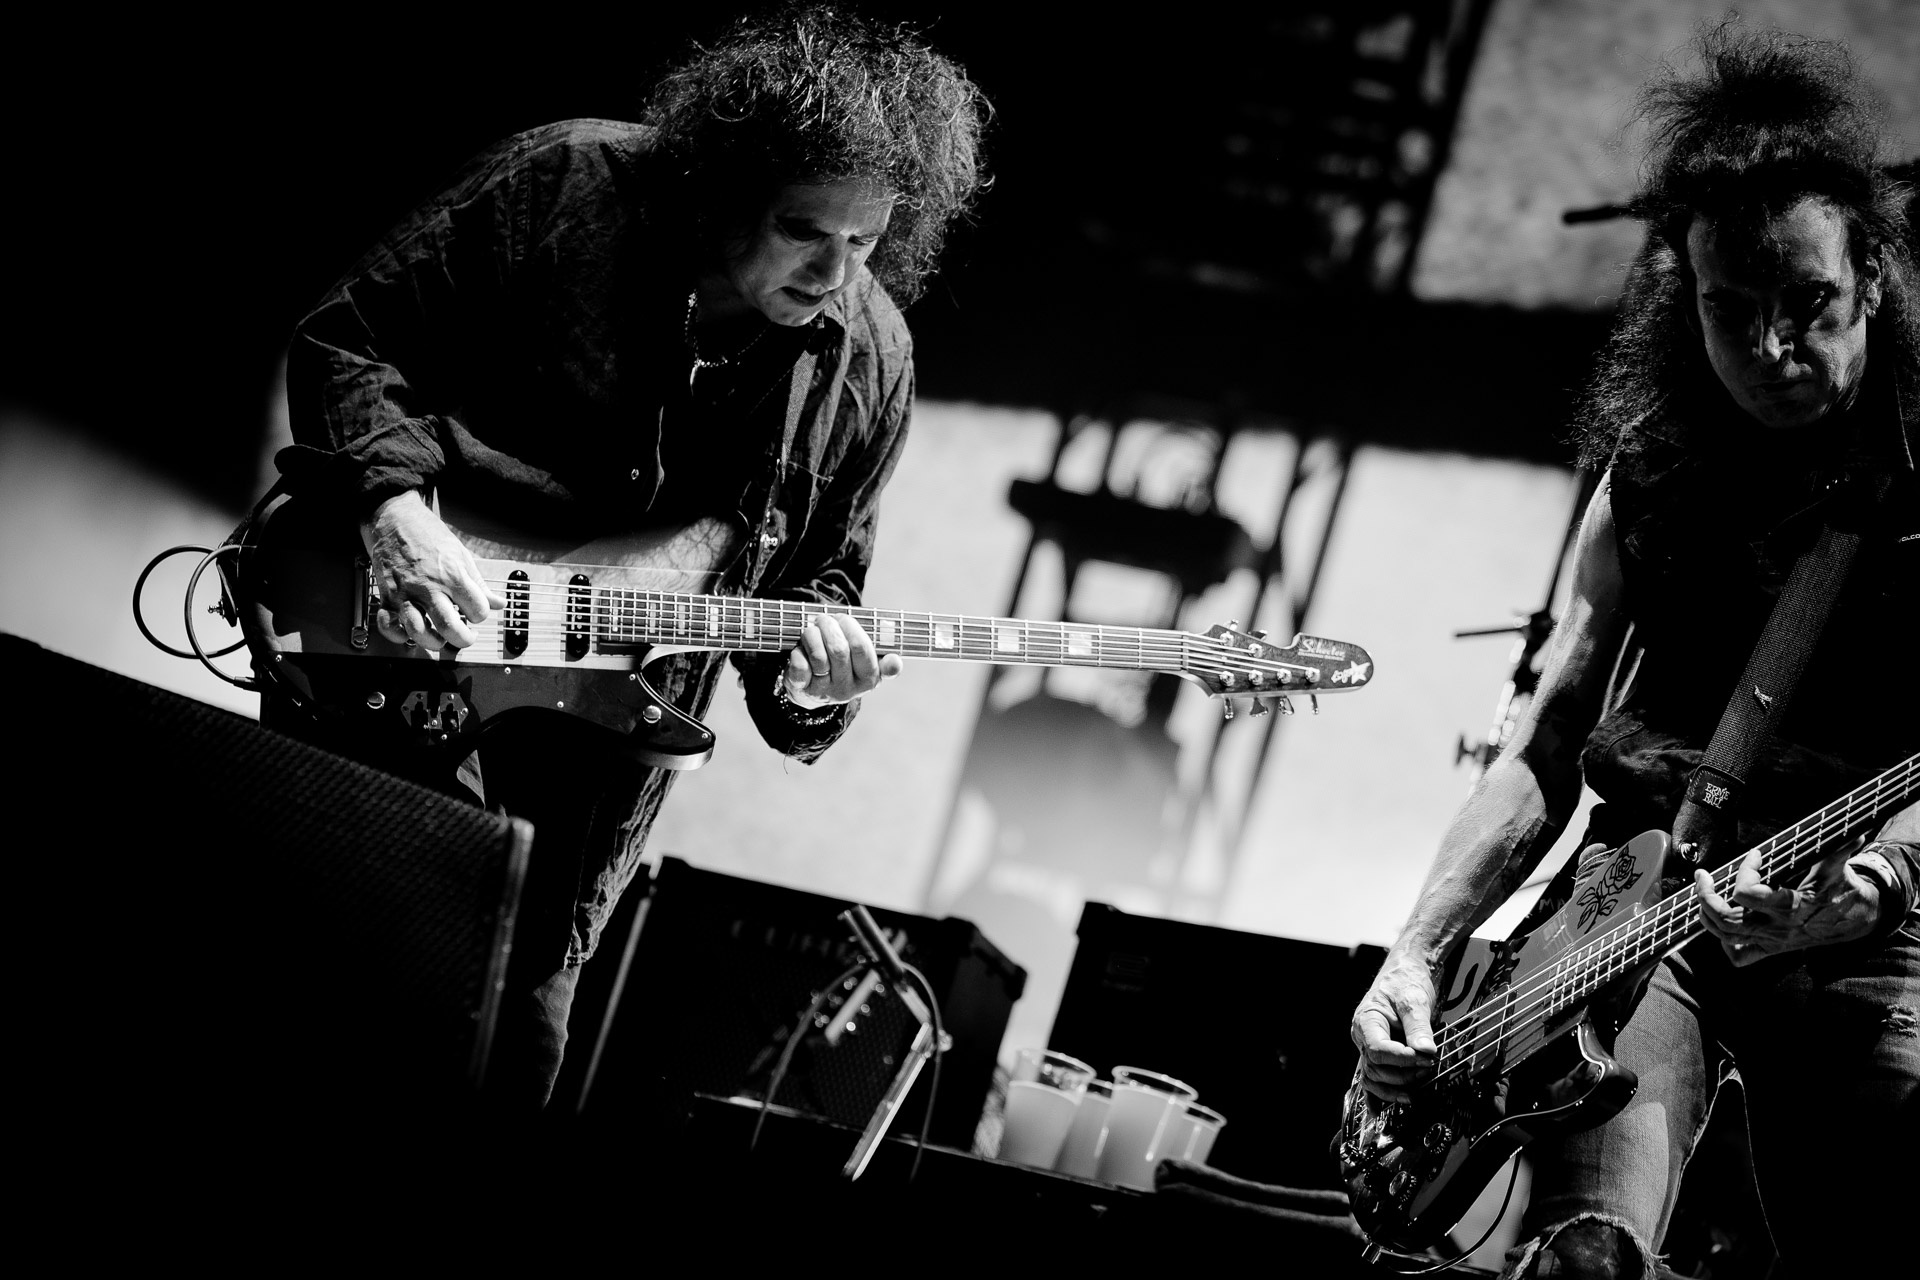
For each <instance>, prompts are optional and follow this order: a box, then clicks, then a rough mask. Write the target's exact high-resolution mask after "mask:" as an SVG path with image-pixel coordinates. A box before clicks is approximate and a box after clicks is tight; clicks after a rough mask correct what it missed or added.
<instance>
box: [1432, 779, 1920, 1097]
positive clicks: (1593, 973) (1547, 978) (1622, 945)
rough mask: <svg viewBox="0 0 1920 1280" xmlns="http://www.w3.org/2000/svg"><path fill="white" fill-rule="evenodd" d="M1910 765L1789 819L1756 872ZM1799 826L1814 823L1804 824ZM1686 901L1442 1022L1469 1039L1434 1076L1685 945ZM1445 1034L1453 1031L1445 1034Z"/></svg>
mask: <svg viewBox="0 0 1920 1280" xmlns="http://www.w3.org/2000/svg"><path fill="white" fill-rule="evenodd" d="M1916 763H1920V756H1916V757H1914V758H1913V760H1910V761H1908V762H1906V765H1897V766H1895V767H1894V768H1893V769H1891V770H1889V771H1888V772H1887V773H1886V774H1883V775H1881V777H1880V778H1879V779H1876V780H1875V781H1874V782H1872V783H1868V784H1866V785H1865V786H1863V787H1862V788H1859V789H1858V792H1857V793H1854V794H1850V795H1849V796H1845V797H1842V798H1841V799H1840V800H1838V801H1835V802H1833V804H1832V805H1830V806H1828V807H1829V808H1838V809H1839V810H1840V812H1838V813H1835V814H1831V815H1829V814H1828V813H1827V811H1826V810H1825V809H1823V810H1821V811H1820V813H1818V814H1814V815H1810V816H1809V817H1808V818H1807V819H1804V820H1803V822H1802V823H1800V824H1796V825H1795V827H1794V828H1790V829H1789V830H1788V831H1783V832H1779V833H1777V834H1776V835H1775V836H1773V837H1771V838H1770V839H1769V840H1768V841H1763V842H1762V843H1761V845H1759V846H1756V847H1757V848H1761V849H1765V847H1766V845H1767V844H1770V843H1774V842H1781V841H1785V840H1786V839H1787V837H1789V836H1791V835H1792V834H1793V833H1794V832H1795V831H1796V830H1799V829H1801V828H1803V827H1805V828H1806V830H1805V834H1804V836H1803V837H1800V838H1797V841H1796V842H1794V843H1789V844H1786V845H1785V846H1784V847H1783V848H1782V849H1778V850H1773V851H1771V852H1768V853H1763V854H1762V865H1761V871H1762V874H1763V875H1769V876H1770V875H1772V874H1774V873H1775V872H1777V871H1779V870H1781V869H1783V868H1784V867H1790V866H1792V865H1793V864H1794V863H1795V862H1797V861H1798V860H1799V858H1800V856H1801V855H1802V854H1804V853H1806V852H1808V851H1809V850H1814V849H1817V848H1819V847H1821V846H1823V845H1825V844H1826V843H1828V842H1829V841H1830V840H1832V839H1833V838H1834V837H1835V835H1836V833H1838V832H1842V831H1844V830H1846V829H1847V828H1848V827H1850V826H1863V825H1865V824H1866V823H1868V822H1871V821H1872V817H1873V811H1875V810H1877V809H1879V808H1880V807H1882V805H1884V804H1885V803H1889V801H1888V800H1887V798H1886V797H1885V796H1884V795H1882V794H1880V793H1881V791H1883V790H1887V789H1895V790H1897V789H1898V788H1899V786H1900V784H1901V783H1902V782H1903V781H1910V780H1909V779H1900V778H1895V777H1894V775H1895V774H1897V773H1900V772H1901V771H1902V770H1903V769H1906V767H1907V765H1913V764H1916ZM1881 783H1885V784H1887V785H1886V786H1885V787H1882V786H1881V785H1880V784H1881ZM1867 791H1872V792H1873V793H1874V794H1873V795H1872V796H1871V797H1868V796H1866V795H1865V794H1864V793H1865V792H1867ZM1897 798H1898V797H1896V799H1897ZM1855 799H1859V800H1863V801H1864V800H1871V801H1872V803H1871V804H1868V805H1867V806H1866V808H1865V810H1864V811H1863V810H1862V808H1861V807H1860V806H1859V805H1856V804H1850V803H1848V802H1849V801H1851V800H1855ZM1815 819H1820V821H1819V822H1817V823H1816V822H1815ZM1806 824H1813V825H1812V826H1811V827H1807V825H1806ZM1776 854H1784V855H1785V856H1784V857H1779V858H1776V857H1775V856H1774V855H1776ZM1737 875H1738V861H1735V862H1733V863H1729V864H1728V866H1727V867H1723V868H1721V872H1720V873H1716V889H1717V890H1718V891H1720V892H1722V893H1723V894H1724V893H1727V892H1731V889H1732V885H1733V883H1734V878H1735V877H1736V876H1737ZM1690 905H1691V902H1690V900H1689V899H1688V898H1686V897H1685V896H1683V895H1680V894H1676V895H1674V896H1673V897H1671V898H1668V899H1665V900H1664V901H1663V902H1662V903H1660V904H1659V905H1658V906H1656V908H1655V909H1654V911H1653V912H1650V913H1649V914H1648V915H1646V916H1644V917H1635V918H1634V919H1632V920H1629V921H1624V922H1622V923H1621V924H1620V925H1617V926H1615V928H1613V929H1610V930H1608V931H1607V932H1606V933H1605V934H1602V935H1600V936H1599V937H1597V938H1593V939H1589V940H1588V942H1586V943H1584V944H1582V946H1581V947H1579V948H1577V949H1576V950H1574V951H1573V952H1570V953H1568V954H1567V955H1566V956H1563V957H1561V958H1560V959H1559V960H1557V961H1555V963H1554V964H1553V965H1552V966H1550V967H1548V968H1547V969H1545V970H1542V971H1541V972H1540V973H1538V974H1536V975H1534V976H1533V978H1532V979H1531V980H1530V981H1531V986H1522V987H1516V988H1514V989H1512V990H1511V991H1510V992H1508V993H1503V997H1502V999H1501V1000H1500V1001H1497V1002H1496V1003H1497V1004H1499V1005H1500V1006H1501V1007H1500V1008H1497V1009H1496V1008H1492V1007H1489V1008H1487V1009H1484V1010H1475V1011H1474V1014H1472V1015H1470V1016H1469V1017H1467V1018H1464V1019H1462V1020H1461V1021H1460V1022H1458V1023H1455V1024H1453V1025H1451V1026H1449V1027H1446V1028H1443V1029H1442V1032H1441V1036H1437V1037H1436V1039H1438V1038H1441V1037H1442V1036H1444V1037H1446V1038H1447V1039H1448V1040H1449V1043H1448V1045H1447V1049H1448V1050H1451V1049H1455V1048H1457V1047H1458V1046H1457V1045H1456V1044H1455V1043H1453V1042H1454V1041H1457V1040H1458V1039H1459V1038H1460V1036H1461V1035H1466V1038H1467V1039H1468V1041H1469V1042H1470V1043H1469V1046H1468V1047H1466V1048H1464V1049H1461V1050H1460V1052H1459V1053H1458V1054H1456V1055H1455V1056H1454V1058H1453V1061H1452V1062H1451V1063H1448V1065H1446V1066H1442V1067H1439V1070H1438V1071H1437V1074H1436V1078H1438V1077H1440V1076H1444V1075H1448V1074H1451V1073H1453V1072H1454V1071H1455V1070H1456V1069H1459V1068H1462V1067H1468V1066H1471V1064H1472V1061H1473V1059H1474V1058H1476V1057H1478V1056H1479V1055H1480V1054H1481V1053H1482V1052H1483V1051H1484V1050H1486V1049H1487V1048H1489V1047H1497V1045H1498V1044H1499V1042H1500V1041H1501V1040H1502V1039H1504V1038H1506V1036H1504V1035H1503V1034H1502V1033H1501V1031H1500V1026H1501V1025H1510V1024H1512V1023H1514V1022H1515V1021H1522V1022H1523V1025H1522V1026H1520V1027H1519V1028H1518V1029H1517V1030H1516V1031H1513V1032H1509V1033H1507V1035H1511V1036H1512V1038H1513V1041H1514V1046H1515V1048H1516V1049H1517V1048H1518V1047H1519V1046H1520V1045H1521V1044H1523V1043H1526V1042H1528V1041H1530V1040H1532V1039H1534V1038H1536V1037H1537V1038H1538V1039H1539V1040H1540V1041H1541V1042H1542V1043H1544V1042H1545V1037H1544V1022H1545V1019H1544V1018H1542V1019H1541V1020H1540V1021H1538V1022H1535V1021H1534V1020H1533V1015H1534V1013H1535V1011H1536V1010H1537V1009H1539V1008H1540V1007H1542V1005H1543V1004H1544V1005H1545V1006H1546V1007H1548V1008H1551V1007H1553V1006H1555V1005H1571V1004H1572V1003H1573V1002H1574V1001H1575V1000H1577V999H1579V998H1583V997H1585V996H1587V995H1588V994H1590V992H1589V990H1588V988H1589V987H1592V988H1593V989H1595V990H1597V989H1598V987H1599V986H1602V985H1604V980H1611V978H1612V977H1613V976H1616V975H1615V974H1614V973H1611V972H1609V971H1610V970H1618V969H1619V968H1621V967H1622V966H1620V965H1619V963H1618V962H1619V961H1620V960H1621V959H1622V958H1625V957H1631V958H1633V960H1634V962H1635V963H1641V962H1644V961H1645V960H1647V959H1652V958H1655V957H1657V956H1659V955H1662V954H1664V953H1665V952H1666V951H1667V950H1669V949H1671V946H1673V945H1680V944H1682V943H1684V941H1686V940H1687V939H1688V938H1690V936H1691V935H1692V934H1693V933H1694V932H1696V931H1698V930H1699V929H1700V926H1699V924H1698V919H1697V915H1696V914H1695V913H1692V912H1689V911H1687V910H1686V908H1687V907H1688V906H1690ZM1616 953H1617V954H1616ZM1626 967H1631V966H1626ZM1596 978H1601V979H1604V980H1603V981H1599V982H1596V981H1594V980H1595V979H1596ZM1542 987H1544V988H1545V994H1544V996H1541V997H1539V998H1533V999H1529V1000H1528V1002H1527V1003H1526V1004H1522V1005H1520V1006H1519V1007H1517V1008H1516V1007H1514V1003H1515V1002H1516V1001H1518V1000H1520V999H1522V998H1523V997H1524V996H1526V995H1528V994H1529V993H1534V994H1536V995H1537V994H1538V993H1539V991H1540V989H1541V988H1542ZM1488 1022H1491V1023H1493V1024H1495V1025H1492V1026H1482V1024H1483V1023H1488ZM1447 1033H1456V1034H1453V1035H1451V1036H1449V1035H1448V1034H1447ZM1467 1033H1471V1034H1467ZM1489 1033H1490V1034H1492V1036H1493V1042H1492V1045H1489V1043H1488V1040H1487V1035H1488V1034H1489ZM1531 1051H1532V1049H1531V1048H1528V1049H1527V1052H1531ZM1447 1058H1448V1053H1447V1051H1446V1050H1443V1051H1442V1053H1441V1054H1440V1055H1439V1061H1440V1062H1446V1060H1447ZM1436 1065H1438V1064H1436Z"/></svg>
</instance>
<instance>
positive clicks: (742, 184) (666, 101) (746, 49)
mask: <svg viewBox="0 0 1920 1280" xmlns="http://www.w3.org/2000/svg"><path fill="white" fill-rule="evenodd" d="M990 114H991V108H990V107H989V106H988V103H987V100H986V98H985V96H984V95H983V94H982V93H981V92H980V90H979V88H978V87H977V86H976V85H975V84H974V83H973V82H972V81H971V80H969V79H967V75H966V72H965V71H963V70H962V69H961V68H960V67H959V66H957V65H956V64H955V63H953V62H952V61H951V60H949V59H947V58H945V57H943V56H942V55H940V54H939V53H936V52H934V50H932V49H931V48H929V47H928V46H927V45H926V44H925V43H924V42H923V41H922V40H921V39H920V37H919V35H918V34H917V33H915V32H914V31H912V30H910V29H909V28H907V27H904V26H896V25H891V24H884V23H880V22H875V21H872V20H870V19H866V18H863V17H860V16H858V15H855V14H850V13H844V12H841V11H838V10H835V9H832V8H826V7H801V6H789V7H783V8H780V9H776V10H774V11H772V12H771V13H768V14H764V15H758V16H754V17H749V18H745V19H742V20H741V21H740V22H739V23H737V24H736V25H735V26H734V27H733V28H732V29H731V30H730V31H728V32H727V33H726V34H725V35H724V36H722V37H721V38H720V39H718V40H716V41H714V42H713V43H711V44H706V45H698V46H696V47H695V49H694V52H693V54H692V56H691V57H690V58H688V59H687V60H685V61H683V62H681V63H680V64H679V65H677V66H675V67H674V68H673V69H671V70H670V71H668V72H667V73H666V74H665V75H664V76H663V77H662V78H661V79H660V81H659V82H658V84H657V85H656V86H655V87H654V89H653V92H652V94H651V96H650V97H649V99H648V102H647V106H646V111H645V115H644V119H645V121H646V123H648V124H650V125H652V126H653V127H654V128H655V129H656V130H658V146H659V147H660V149H661V154H662V156H663V157H664V158H665V159H666V161H667V163H668V164H669V165H670V166H671V171H672V172H673V173H674V174H675V175H676V177H677V178H678V181H676V182H674V183H672V184H670V185H671V187H672V188H673V189H672V190H670V191H668V192H666V193H665V196H666V199H665V200H664V202H663V207H662V208H661V209H660V216H662V217H663V218H664V219H666V220H668V221H671V222H674V223H677V224H679V225H680V226H682V227H683V228H684V229H685V230H687V231H689V232H690V233H691V234H692V236H693V237H694V239H695V241H696V243H697V244H699V246H700V247H701V249H702V250H703V251H705V252H708V253H713V254H723V253H726V252H727V251H728V249H729V247H730V246H731V245H734V244H737V243H738V240H739V238H740V236H741V234H742V232H743V230H744V229H745V228H746V227H747V226H749V225H750V224H751V222H752V220H753V219H754V218H755V217H757V216H758V215H759V213H760V211H761V210H762V209H764V208H766V206H767V204H768V202H769V201H771V200H772V198H773V196H774V195H775V193H777V192H778V191H779V190H780V188H782V187H784V186H787V185H789V184H791V183H809V184H810V183H824V182H837V181H841V180H843V179H847V178H865V179H869V180H872V181H875V182H878V183H880V184H882V185H884V186H885V187H886V188H887V189H888V190H889V191H891V192H892V193H893V197H894V204H893V218H892V221H891V222H890V223H889V225H888V227H887V232H886V234H885V235H884V236H882V237H881V239H880V242H879V244H878V245H877V246H876V247H875V248H874V251H873V254H872V256H871V257H870V258H868V260H867V266H868V268H869V269H870V270H871V271H872V272H873V274H874V276H875V277H876V278H877V279H879V281H880V283H881V284H882V285H883V286H885V287H886V290H887V292H888V293H890V294H891V295H892V296H893V298H894V299H895V301H897V302H898V303H900V304H901V305H902V306H904V305H906V304H907V303H909V302H912V301H913V300H914V299H915V298H917V297H918V296H919V295H920V292H921V289H922V287H923V286H924V284H925V282H926V278H927V277H928V275H930V274H931V273H932V271H933V268H934V265H935V263H936V262H937V260H938V259H939V256H940V249H941V246H942V244H943V243H944V242H945V239H946V234H947V230H948V228H949V227H950V226H951V225H952V223H953V222H954V220H955V219H956V218H959V217H960V216H962V215H963V214H965V213H966V212H967V211H968V209H969V208H970V207H971V206H972V204H973V202H974V200H975V198H976V197H977V196H978V195H979V193H980V192H981V191H982V190H983V189H984V187H985V185H986V173H985V170H984V167H983V164H982V153H981V145H980V141H981V132H982V129H983V128H984V126H985V124H986V122H987V120H988V118H989V117H990Z"/></svg>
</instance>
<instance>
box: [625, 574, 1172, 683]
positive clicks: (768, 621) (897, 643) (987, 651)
mask: <svg viewBox="0 0 1920 1280" xmlns="http://www.w3.org/2000/svg"><path fill="white" fill-rule="evenodd" d="M593 609H594V616H593V631H594V637H595V639H596V640H597V641H599V642H600V643H601V644H602V645H607V644H613V645H620V644H645V645H651V646H655V647H659V646H670V647H673V648H681V649H719V650H735V649H744V650H753V651H759V652H766V653H773V652H784V651H785V650H788V649H791V648H792V647H793V646H794V645H795V644H797V643H798V642H799V640H800V633H801V631H802V629H803V628H804V627H805V626H806V623H807V619H808V618H810V617H817V616H819V615H821V614H825V613H828V612H832V613H845V614H850V615H852V617H853V619H854V620H855V621H856V622H858V623H859V624H860V625H861V626H862V627H863V628H865V630H866V632H867V634H868V635H869V636H871V637H872V638H873V642H874V648H875V649H876V650H877V651H878V652H880V653H883V654H886V653H897V654H899V655H901V656H902V657H909V658H951V659H955V660H958V661H963V662H992V663H1005V664H1020V663H1031V664H1035V665H1041V666H1050V667H1072V666H1084V667H1121V668H1131V669H1136V670H1143V671H1181V670H1184V669H1186V667H1187V665H1188V657H1189V655H1188V651H1187V642H1188V636H1187V635H1186V634H1185V633H1184V632H1179V631H1164V630H1158V629H1154V628H1147V627H1110V626H1102V625H1099V624H1095V623H1082V622H1034V621H1028V620H1024V619H1019V618H976V617H968V616H966V615H963V614H957V613H916V612H910V611H906V610H900V609H867V608H854V609H848V608H844V607H840V606H834V607H832V608H831V609H829V607H828V606H826V605H823V604H820V603H818V602H815V601H805V602H802V601H796V600H758V599H751V598H747V597H742V596H712V595H683V594H679V593H675V592H663V591H633V590H622V589H601V588H595V589H594V593H593Z"/></svg>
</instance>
